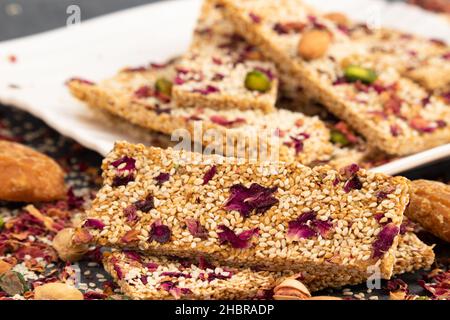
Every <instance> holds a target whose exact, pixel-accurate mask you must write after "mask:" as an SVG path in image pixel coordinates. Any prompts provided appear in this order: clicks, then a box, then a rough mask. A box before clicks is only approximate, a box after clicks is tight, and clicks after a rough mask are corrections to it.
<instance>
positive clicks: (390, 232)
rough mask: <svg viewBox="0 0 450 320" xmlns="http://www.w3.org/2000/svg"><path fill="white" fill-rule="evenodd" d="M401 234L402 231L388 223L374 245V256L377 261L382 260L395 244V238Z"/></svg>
mask: <svg viewBox="0 0 450 320" xmlns="http://www.w3.org/2000/svg"><path fill="white" fill-rule="evenodd" d="M399 232H400V229H399V228H398V227H397V226H396V225H395V224H393V223H388V224H387V225H385V226H384V227H383V229H382V230H381V231H380V233H379V234H378V236H377V239H376V240H375V242H374V243H373V244H372V248H373V255H372V257H373V258H375V259H377V258H381V257H382V256H383V255H384V254H385V253H386V252H387V251H388V250H389V248H390V247H391V246H392V244H393V243H394V239H395V237H396V236H397V235H398V233H399Z"/></svg>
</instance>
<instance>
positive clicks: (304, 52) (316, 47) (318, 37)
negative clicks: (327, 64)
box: [298, 29, 331, 60]
mask: <svg viewBox="0 0 450 320" xmlns="http://www.w3.org/2000/svg"><path fill="white" fill-rule="evenodd" d="M330 44H331V35H330V33H329V32H328V31H326V30H317V29H313V30H309V31H306V32H305V33H304V34H303V36H302V38H301V40H300V42H299V44H298V54H299V56H300V57H302V58H304V59H306V60H313V59H318V58H321V57H323V56H324V55H325V54H326V53H327V51H328V48H329V46H330Z"/></svg>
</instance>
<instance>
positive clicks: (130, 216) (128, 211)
mask: <svg viewBox="0 0 450 320" xmlns="http://www.w3.org/2000/svg"><path fill="white" fill-rule="evenodd" d="M136 212H137V208H136V206H135V205H133V204H132V205H130V206H128V207H126V208H125V209H123V214H124V215H125V217H127V221H128V222H135V221H136V220H138V216H137V214H136Z"/></svg>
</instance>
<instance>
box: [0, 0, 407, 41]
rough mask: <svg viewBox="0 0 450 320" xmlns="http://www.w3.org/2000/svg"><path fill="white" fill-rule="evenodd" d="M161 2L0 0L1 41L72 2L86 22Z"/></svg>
mask: <svg viewBox="0 0 450 320" xmlns="http://www.w3.org/2000/svg"><path fill="white" fill-rule="evenodd" d="M158 1H166V0H0V41H2V40H8V39H13V38H17V37H21V36H25V35H30V34H33V33H38V32H42V31H47V30H50V29H54V28H57V27H61V26H64V25H65V23H66V19H67V14H66V9H67V7H68V6H70V5H78V6H79V7H80V8H81V20H82V21H83V20H86V19H90V18H92V17H95V16H98V15H102V14H106V13H111V12H114V11H119V10H122V9H125V8H130V7H134V6H138V5H142V4H148V3H152V2H158ZM330 1H331V0H330ZM354 1H357V0H354ZM391 1H401V0H391Z"/></svg>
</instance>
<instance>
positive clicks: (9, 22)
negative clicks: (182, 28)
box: [0, 0, 161, 41]
mask: <svg viewBox="0 0 450 320" xmlns="http://www.w3.org/2000/svg"><path fill="white" fill-rule="evenodd" d="M157 1H161V0H0V41H2V40H8V39H13V38H17V37H21V36H25V35H30V34H33V33H38V32H42V31H47V30H50V29H54V28H58V27H61V26H64V25H65V23H66V19H67V14H66V9H67V7H68V6H70V5H78V6H79V7H80V8H81V20H82V21H83V20H86V19H90V18H92V17H95V16H98V15H102V14H106V13H111V12H114V11H119V10H122V9H126V8H130V7H134V6H138V5H142V4H148V3H152V2H157Z"/></svg>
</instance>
